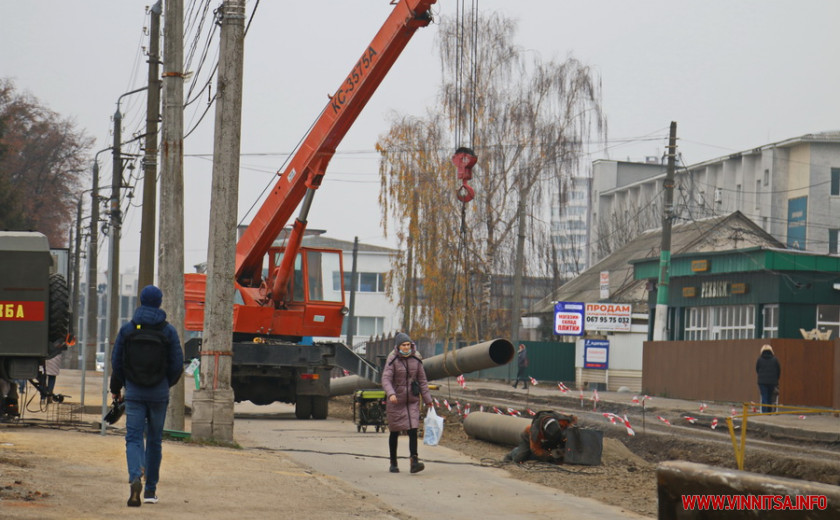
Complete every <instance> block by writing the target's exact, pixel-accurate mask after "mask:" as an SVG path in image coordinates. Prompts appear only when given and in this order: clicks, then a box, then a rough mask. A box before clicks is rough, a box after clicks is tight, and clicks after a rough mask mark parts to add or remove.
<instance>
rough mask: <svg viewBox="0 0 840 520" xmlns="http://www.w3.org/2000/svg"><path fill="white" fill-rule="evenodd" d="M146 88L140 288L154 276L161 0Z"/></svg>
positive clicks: (153, 24) (155, 7) (153, 17)
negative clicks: (147, 87) (147, 86)
mask: <svg viewBox="0 0 840 520" xmlns="http://www.w3.org/2000/svg"><path fill="white" fill-rule="evenodd" d="M149 12H150V16H151V23H150V24H149V90H148V91H147V97H146V143H145V144H146V146H145V148H146V150H145V154H144V155H143V210H142V211H143V218H142V222H141V227H140V262H139V266H140V268H139V272H138V274H137V300H138V301H140V291H142V290H143V287H146V286H147V285H150V284H152V283H154V280H155V218H156V217H157V206H156V200H157V153H158V149H157V140H158V135H157V134H158V119H160V13H161V3H160V0H158V2H157V3H156V4H155V5H153V6H152V7H151V9H150V10H149Z"/></svg>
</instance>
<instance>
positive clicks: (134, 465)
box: [125, 400, 168, 491]
mask: <svg viewBox="0 0 840 520" xmlns="http://www.w3.org/2000/svg"><path fill="white" fill-rule="evenodd" d="M167 404H168V402H166V401H161V402H151V401H132V400H126V401H125V459H126V462H128V481H129V482H133V481H134V479H137V478H140V474H141V473H142V471H143V470H142V468H146V469H145V473H146V489H148V490H151V491H154V490H155V489H157V483H158V480H159V478H160V461H161V459H162V457H163V455H162V450H161V444H162V442H161V441H162V438H163V421H164V419H166V406H167ZM144 434H145V437H146V439H145V441H146V442H145V446H144V442H143V436H144Z"/></svg>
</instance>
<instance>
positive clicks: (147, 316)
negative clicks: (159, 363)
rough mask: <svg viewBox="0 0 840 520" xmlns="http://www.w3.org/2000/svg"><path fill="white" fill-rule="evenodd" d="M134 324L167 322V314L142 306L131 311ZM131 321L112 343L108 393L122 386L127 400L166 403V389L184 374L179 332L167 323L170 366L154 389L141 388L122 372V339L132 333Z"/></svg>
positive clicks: (122, 328) (165, 330)
mask: <svg viewBox="0 0 840 520" xmlns="http://www.w3.org/2000/svg"><path fill="white" fill-rule="evenodd" d="M132 319H133V321H134V323H137V324H140V325H157V324H158V323H161V322H163V321H166V312H164V311H163V310H162V309H159V308H157V307H147V306H145V305H141V306H140V307H137V310H135V311H134V318H132ZM132 328H133V327H132V325H131V322H129V323H126V324H125V325H123V326H122V327H121V328H120V332H119V334H117V340H116V341H115V342H114V349H113V351H112V352H111V392H112V393H117V392H114V389H115V385H119V384H120V383H123V384H125V398H126V399H127V400H130V401H153V402H167V401H169V388H170V387H171V386H173V385H174V384H175V383H177V382H178V379H180V377H181V373H182V372H183V371H184V353H183V352H182V351H181V341H180V339H178V331H176V330H175V327H173V326H172V325H171V324H169V323H167V324H166V327H164V328H163V334H164V335H165V336H166V339H167V340H168V342H169V365H168V367H167V374H166V377H165V378H164V379H163V380H162V381H161V382H160V383H158V384H157V386H151V387H148V386H140V385H136V384H134V383H132V382H131V381H126V379H125V372H124V371H123V363H122V362H123V348H125V338H126V336H128V334H129V333H130V332H131V331H132Z"/></svg>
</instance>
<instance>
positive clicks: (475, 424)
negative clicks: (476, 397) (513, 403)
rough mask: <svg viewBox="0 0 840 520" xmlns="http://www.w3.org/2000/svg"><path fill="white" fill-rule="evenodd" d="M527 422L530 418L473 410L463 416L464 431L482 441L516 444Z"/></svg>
mask: <svg viewBox="0 0 840 520" xmlns="http://www.w3.org/2000/svg"><path fill="white" fill-rule="evenodd" d="M529 424H531V419H526V418H523V417H513V416H510V415H500V414H497V413H487V412H473V413H471V414H469V415H467V416H466V417H465V418H464V433H466V434H467V435H469V436H470V437H474V438H476V439H481V440H483V441H487V442H492V443H495V444H504V445H506V446H516V445H517V444H519V438H520V436H521V435H522V431H523V430H525V427H526V426H528V425H529Z"/></svg>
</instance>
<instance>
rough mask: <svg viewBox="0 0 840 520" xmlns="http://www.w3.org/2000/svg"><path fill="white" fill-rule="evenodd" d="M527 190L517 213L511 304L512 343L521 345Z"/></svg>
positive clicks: (520, 196) (520, 200) (522, 196)
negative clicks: (520, 322)
mask: <svg viewBox="0 0 840 520" xmlns="http://www.w3.org/2000/svg"><path fill="white" fill-rule="evenodd" d="M527 199H528V192H527V190H525V191H522V190H520V192H519V203H518V205H517V207H516V211H517V213H518V214H519V222H518V224H519V228H518V231H517V235H516V260H515V262H516V266H515V267H514V270H513V301H511V302H510V313H511V317H510V341H511V342H512V343H513V344H514V345H519V321H520V315H521V314H522V271H524V270H525V217H526V215H525V202H526V201H527Z"/></svg>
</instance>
